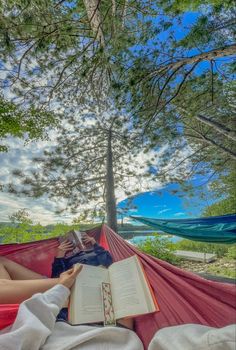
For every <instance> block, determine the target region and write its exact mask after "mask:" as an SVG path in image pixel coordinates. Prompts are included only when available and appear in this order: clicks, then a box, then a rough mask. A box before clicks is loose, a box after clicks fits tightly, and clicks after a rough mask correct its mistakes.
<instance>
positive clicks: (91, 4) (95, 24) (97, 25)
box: [84, 0, 105, 47]
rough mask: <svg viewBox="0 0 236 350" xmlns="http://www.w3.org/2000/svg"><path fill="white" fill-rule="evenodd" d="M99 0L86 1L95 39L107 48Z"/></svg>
mask: <svg viewBox="0 0 236 350" xmlns="http://www.w3.org/2000/svg"><path fill="white" fill-rule="evenodd" d="M99 4H100V1H99V0H84V5H85V8H86V12H87V16H88V19H89V22H90V26H91V29H92V31H93V34H94V35H95V38H96V39H97V40H98V41H100V43H101V46H102V47H105V39H104V35H103V31H102V18H101V13H100V11H99Z"/></svg>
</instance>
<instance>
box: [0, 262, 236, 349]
mask: <svg viewBox="0 0 236 350" xmlns="http://www.w3.org/2000/svg"><path fill="white" fill-rule="evenodd" d="M80 271H81V269H71V270H68V271H67V272H63V273H62V274H61V275H60V278H59V279H58V282H57V285H55V286H54V287H53V288H51V289H49V290H48V291H46V292H44V293H38V294H36V295H33V296H32V297H31V298H30V299H28V300H26V301H24V302H23V303H22V304H21V305H20V308H19V312H18V315H17V317H16V320H15V322H14V324H13V325H12V326H9V327H7V328H5V329H3V330H2V331H0V349H3V350H55V349H60V350H94V349H96V350H103V349H112V350H143V345H142V343H141V340H140V339H139V337H138V336H137V334H136V333H134V332H133V331H131V330H129V329H125V328H120V327H111V326H109V327H94V326H90V325H83V326H71V325H70V324H68V323H66V322H57V323H56V315H57V313H58V311H59V310H60V308H61V306H62V305H63V304H64V302H65V301H66V299H67V298H68V296H69V294H70V289H71V287H72V285H73V283H74V281H75V278H76V276H77V275H78V274H79V273H80ZM235 335H236V333H235V325H229V326H226V327H223V328H213V327H208V326H203V325H199V324H186V325H180V326H173V327H166V328H163V329H161V330H159V331H157V333H156V334H155V335H154V337H153V338H152V340H151V342H150V344H149V346H148V349H147V350H173V349H174V350H199V349H201V350H235V342H236V337H235Z"/></svg>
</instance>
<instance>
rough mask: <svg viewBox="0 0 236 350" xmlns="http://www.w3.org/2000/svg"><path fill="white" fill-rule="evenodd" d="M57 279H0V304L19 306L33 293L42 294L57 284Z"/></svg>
mask: <svg viewBox="0 0 236 350" xmlns="http://www.w3.org/2000/svg"><path fill="white" fill-rule="evenodd" d="M58 280H59V279H58V278H44V279H36V280H27V281H23V280H18V281H12V280H9V279H0V303H1V304H19V303H21V302H22V301H24V300H26V299H28V298H30V297H31V296H32V295H33V294H35V293H43V292H45V291H46V290H48V289H50V288H52V287H54V286H55V285H56V284H57V283H58Z"/></svg>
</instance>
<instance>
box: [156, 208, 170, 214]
mask: <svg viewBox="0 0 236 350" xmlns="http://www.w3.org/2000/svg"><path fill="white" fill-rule="evenodd" d="M170 210H171V209H169V208H166V209H162V210H160V211H159V212H158V214H163V213H166V212H167V211H170Z"/></svg>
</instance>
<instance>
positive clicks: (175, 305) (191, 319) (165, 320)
mask: <svg viewBox="0 0 236 350" xmlns="http://www.w3.org/2000/svg"><path fill="white" fill-rule="evenodd" d="M88 233H89V235H91V236H93V237H95V239H96V240H97V241H98V242H99V243H100V244H101V245H102V246H103V247H104V248H105V249H108V250H109V251H110V253H111V254H112V256H113V259H114V261H118V260H122V259H124V258H127V257H129V256H132V255H134V254H137V255H138V256H139V257H140V259H141V261H142V263H143V266H144V269H145V271H146V273H147V276H148V279H149V281H150V284H151V286H152V288H153V291H154V293H155V295H156V297H157V301H158V305H159V307H160V312H157V313H155V314H149V315H143V316H139V317H137V318H136V321H135V327H136V333H137V334H138V335H139V337H140V338H141V340H142V341H143V343H144V345H145V348H147V346H148V344H149V342H150V340H151V338H152V337H153V335H154V333H155V332H156V331H157V330H158V329H160V328H163V327H167V326H174V325H180V324H185V323H197V324H203V325H209V326H212V327H223V326H226V325H229V324H232V323H235V306H236V290H235V286H234V285H230V284H223V283H219V282H213V281H208V280H206V279H203V278H201V277H199V276H197V275H195V274H193V273H190V272H187V271H183V270H181V269H179V268H177V267H175V266H173V265H171V264H169V263H167V262H165V261H162V260H159V259H156V258H154V257H152V256H149V255H147V254H144V253H141V252H140V251H139V250H138V249H137V248H135V247H134V246H132V245H130V244H129V243H127V242H126V241H125V240H123V239H122V238H121V237H120V236H119V235H117V234H116V233H115V232H113V231H112V230H111V229H110V228H109V227H108V226H106V225H103V226H102V227H100V228H96V229H93V230H90V231H89V232H88ZM57 245H58V241H57V239H56V238H55V239H48V240H44V241H38V242H33V243H22V244H6V245H0V255H5V256H7V257H8V258H10V259H12V260H14V261H16V262H18V263H20V264H22V265H24V266H26V267H28V268H30V269H32V270H34V271H36V272H38V273H41V274H43V275H47V276H50V272H51V263H52V261H53V259H54V255H55V250H56V247H57ZM17 309H18V305H0V328H3V327H4V326H7V325H9V324H11V323H12V322H13V321H14V319H15V317H16V313H17Z"/></svg>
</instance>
